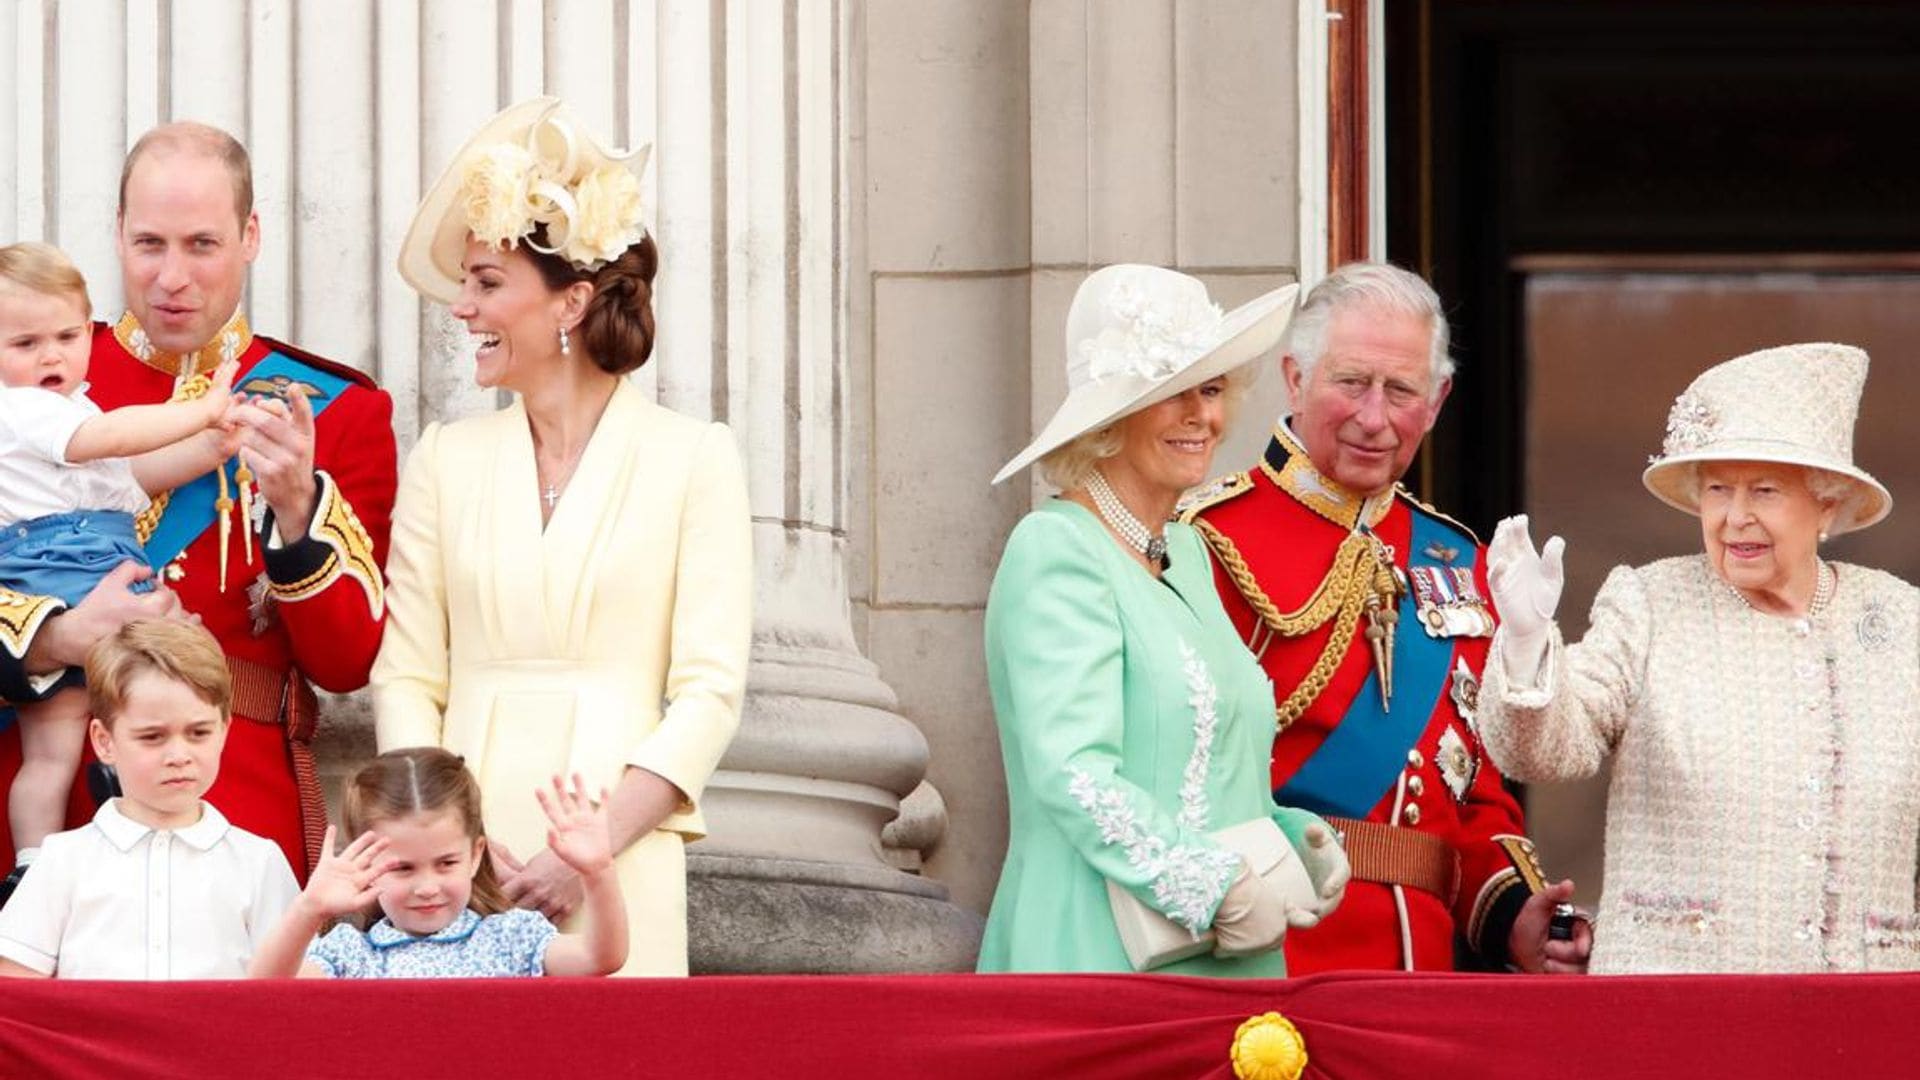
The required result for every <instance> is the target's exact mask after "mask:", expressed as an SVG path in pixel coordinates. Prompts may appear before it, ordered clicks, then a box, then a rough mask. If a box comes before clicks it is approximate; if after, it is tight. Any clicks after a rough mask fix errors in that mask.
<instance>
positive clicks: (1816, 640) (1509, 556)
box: [1479, 345, 1920, 972]
mask: <svg viewBox="0 0 1920 1080" xmlns="http://www.w3.org/2000/svg"><path fill="white" fill-rule="evenodd" d="M1866 375H1867V356H1866V354H1865V353H1864V352H1861V351H1860V350H1859V349H1856V348H1852V347H1850V346H1845V345H1789V346H1784V347H1781V348H1775V349H1767V350H1764V351H1761V352H1757V353H1752V354H1750V355H1747V356H1742V357H1739V358H1737V359H1734V360H1729V361H1727V362H1726V363H1723V364H1720V365H1718V366H1717V367H1714V368H1711V369H1709V370H1708V371H1707V372H1705V373H1704V374H1702V375H1701V376H1700V377H1699V378H1698V379H1696V380H1694V383H1693V385H1692V386H1690V387H1688V389H1687V391H1686V392H1685V393H1684V394H1682V395H1681V396H1680V398H1679V400H1677V401H1676V402H1675V403H1674V406H1673V411H1672V413H1671V414H1670V415H1669V417H1668V421H1667V435H1666V441H1665V445H1664V446H1663V448H1662V453H1661V456H1659V457H1657V458H1655V459H1654V462H1653V464H1652V465H1651V466H1650V467H1649V468H1648V469H1647V471H1646V474H1645V477H1644V480H1645V483H1646V485H1647V487H1648V488H1649V489H1650V490H1651V491H1652V492H1653V494H1654V495H1656V496H1657V497H1659V498H1660V499H1661V500H1663V501H1665V502H1667V503H1669V504H1671V505H1673V506H1676V507H1678V508H1680V509H1682V510H1685V511H1687V512H1689V513H1693V514H1697V515H1699V517H1700V524H1701V539H1702V541H1703V545H1704V548H1705V550H1704V552H1703V553H1701V554H1696V555H1690V556H1682V557H1678V558H1671V559H1665V560H1662V561H1660V562H1656V563H1652V564H1650V565H1647V566H1641V567H1632V568H1630V567H1618V568H1616V569H1615V570H1614V571H1613V572H1612V574H1610V575H1609V576H1608V578H1607V580H1606V584H1605V585H1603V586H1602V587H1601V589H1600V592H1599V595H1598V596H1597V597H1596V598H1595V600H1594V605H1593V617H1592V627H1591V629H1590V630H1589V631H1588V633H1587V636H1586V638H1585V639H1584V640H1582V641H1581V642H1579V643H1578V644H1575V645H1566V644H1564V643H1563V642H1562V640H1561V638H1560V634H1559V631H1558V628H1557V627H1556V626H1555V624H1554V623H1553V621H1552V619H1553V613H1554V609H1555V608H1556V606H1557V605H1558V603H1559V594H1560V585H1561V580H1562V574H1561V550H1560V549H1561V544H1560V542H1559V540H1558V539H1557V538H1556V539H1554V540H1550V541H1548V543H1547V545H1546V547H1545V549H1544V550H1543V551H1542V552H1541V553H1538V554H1536V553H1535V551H1534V550H1533V545H1532V542H1531V541H1530V540H1529V539H1528V538H1527V532H1526V519H1524V518H1517V519H1510V520H1508V521H1504V522H1501V524H1500V528H1499V530H1498V531H1497V532H1496V533H1495V534H1494V540H1493V544H1492V549H1491V566H1492V572H1491V584H1492V588H1493V593H1494V600H1495V602H1496V603H1497V604H1498V605H1499V608H1500V614H1501V626H1500V630H1499V633H1498V634H1496V635H1495V637H1494V642H1493V651H1492V655H1491V656H1490V657H1489V659H1488V662H1487V672H1486V680H1485V685H1484V686H1483V687H1482V688H1481V693H1480V718H1479V722H1480V726H1481V733H1482V736H1483V737H1484V739H1485V740H1486V746H1487V749H1488V751H1489V752H1490V753H1491V754H1492V755H1493V758H1494V760H1495V761H1496V762H1498V763H1499V765H1500V767H1501V768H1502V769H1504V770H1506V772H1507V774H1508V775H1510V776H1514V777H1517V778H1520V779H1522V780H1528V781H1551V780H1571V779H1576V778H1579V777H1585V776H1590V775H1592V774H1593V773H1594V771H1595V770H1596V769H1598V768H1599V765H1600V761H1601V759H1602V758H1603V757H1605V756H1607V755H1608V754H1612V755H1613V756H1614V758H1615V760H1614V767H1613V781H1612V789H1611V791H1610V793H1609V797H1608V805H1607V833H1606V881H1607V889H1606V894H1605V896H1604V897H1603V898H1602V900H1601V904H1600V920H1599V926H1598V929H1597V930H1596V933H1595V942H1594V948H1593V970H1594V971H1595V972H1602V971H1606V972H1821V971H1861V970H1868V971H1874V970H1903V969H1915V968H1920V924H1917V923H1916V917H1915V912H1914V897H1915V884H1916V881H1915V871H1916V864H1915V860H1916V855H1915V849H1916V841H1920V784H1916V783H1915V779H1914V778H1915V777H1916V775H1920V592H1916V590H1915V589H1914V588H1913V586H1911V585H1909V584H1907V583H1906V582H1904V581H1901V580H1900V579H1898V578H1896V577H1894V576H1892V575H1890V574H1886V573H1883V572H1881V571H1878V570H1871V569H1868V568H1866V567H1861V566H1852V565H1847V564H1842V563H1834V562H1829V561H1828V560H1825V559H1823V558H1821V557H1820V552H1819V545H1820V542H1821V541H1822V540H1824V539H1825V538H1826V537H1827V536H1829V535H1831V534H1838V533H1841V532H1846V531H1848V530H1852V529H1859V528H1864V527H1866V526H1868V525H1872V524H1873V523H1875V522H1877V521H1879V520H1880V519H1881V518H1883V517H1885V516H1886V514H1887V511H1888V510H1889V508H1890V507H1891V499H1890V498H1889V497H1888V495H1887V492H1886V489H1885V488H1884V487H1882V486H1881V485H1880V483H1879V482H1878V481H1876V480H1874V478H1873V477H1872V476H1869V475H1868V474H1867V473H1865V472H1864V471H1862V470H1860V469H1859V468H1857V467H1856V466H1855V465H1854V464H1853V461H1852V447H1853V422H1854V416H1855V413H1856V412H1857V410H1858V407H1859V400H1860V391H1861V388H1862V386H1863V385H1864V383H1865V381H1866Z"/></svg>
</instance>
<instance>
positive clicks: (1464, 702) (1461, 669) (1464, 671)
mask: <svg viewBox="0 0 1920 1080" xmlns="http://www.w3.org/2000/svg"><path fill="white" fill-rule="evenodd" d="M1452 683H1453V685H1452V687H1451V689H1450V690H1449V691H1448V696H1450V697H1452V698H1453V708H1454V711H1456V712H1458V713H1459V714H1460V719H1462V720H1464V721H1466V724H1467V731H1468V732H1470V733H1472V734H1473V735H1475V736H1476V737H1477V736H1478V735H1479V734H1480V725H1479V713H1480V680H1479V679H1476V678H1474V676H1473V669H1472V668H1469V667H1468V666H1467V662H1466V661H1465V660H1455V661H1454V662H1453V679H1452Z"/></svg>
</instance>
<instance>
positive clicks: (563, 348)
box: [560, 326, 573, 356]
mask: <svg viewBox="0 0 1920 1080" xmlns="http://www.w3.org/2000/svg"><path fill="white" fill-rule="evenodd" d="M572 351H573V342H572V341H571V340H569V339H568V338H567V328H566V327H564V326H563V327H561V328H560V355H561V356H565V355H567V354H568V353H570V352H572Z"/></svg>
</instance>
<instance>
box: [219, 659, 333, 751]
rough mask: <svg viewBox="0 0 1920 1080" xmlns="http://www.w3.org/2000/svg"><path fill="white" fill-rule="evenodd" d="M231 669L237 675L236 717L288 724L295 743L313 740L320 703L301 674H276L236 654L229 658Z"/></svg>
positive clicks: (286, 672) (288, 730) (234, 693)
mask: <svg viewBox="0 0 1920 1080" xmlns="http://www.w3.org/2000/svg"><path fill="white" fill-rule="evenodd" d="M227 669H228V670H229V671H231V672H233V715H235V716H244V717H246V718H247V719H249V720H253V721H257V722H259V723H262V724H285V725H287V735H288V736H289V737H290V738H292V739H293V740H294V741H296V742H308V741H310V740H312V738H313V726H314V723H315V722H316V721H317V720H318V719H319V716H320V699H319V697H318V696H316V695H315V694H314V692H313V687H312V686H310V685H308V683H307V680H306V679H305V678H303V677H302V676H301V675H300V673H299V671H297V670H295V669H293V668H288V669H287V670H285V671H276V670H274V669H273V668H270V667H268V666H267V665H265V664H257V663H255V662H253V661H252V660H242V659H241V658H239V657H237V656H234V655H232V654H228V656H227Z"/></svg>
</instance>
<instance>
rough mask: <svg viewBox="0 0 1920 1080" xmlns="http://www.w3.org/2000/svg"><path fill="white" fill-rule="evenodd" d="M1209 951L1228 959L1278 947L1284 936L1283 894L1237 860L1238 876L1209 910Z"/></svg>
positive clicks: (1285, 934) (1285, 919)
mask: <svg viewBox="0 0 1920 1080" xmlns="http://www.w3.org/2000/svg"><path fill="white" fill-rule="evenodd" d="M1213 935H1214V937H1213V955H1215V956H1218V957H1222V958H1227V959H1231V958H1233V957H1239V956H1253V955H1255V954H1258V953H1263V952H1271V951H1273V950H1274V949H1278V948H1279V947H1280V945H1281V943H1282V942H1284V941H1285V940H1286V937H1287V898H1286V895H1285V894H1284V893H1282V892H1281V891H1280V889H1279V888H1278V887H1277V886H1275V885H1273V884H1271V883H1269V882H1268V881H1267V879H1265V878H1263V877H1261V876H1260V875H1259V874H1256V873H1254V872H1253V871H1252V870H1250V869H1248V868H1247V865H1246V863H1245V862H1244V861H1243V862H1242V863H1241V864H1240V876H1239V877H1236V878H1234V879H1233V884H1231V885H1229V886H1227V895H1226V896H1225V897H1224V898H1223V899H1222V900H1221V901H1220V907H1219V908H1218V909H1216V910H1215V911H1214V913H1213Z"/></svg>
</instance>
